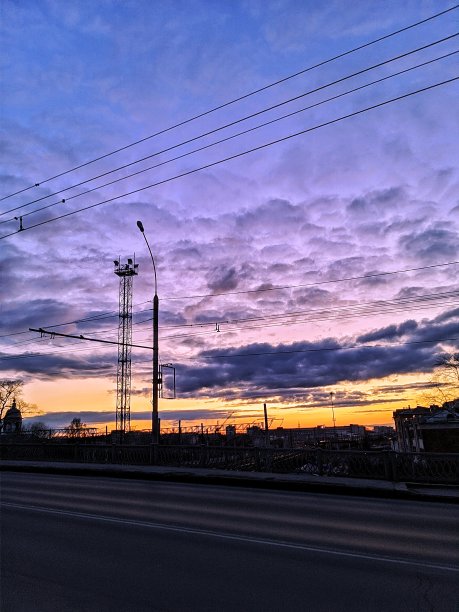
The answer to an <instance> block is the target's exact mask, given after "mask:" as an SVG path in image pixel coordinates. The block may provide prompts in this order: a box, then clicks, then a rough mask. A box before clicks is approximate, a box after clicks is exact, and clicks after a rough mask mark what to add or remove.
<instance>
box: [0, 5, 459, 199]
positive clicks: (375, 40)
mask: <svg viewBox="0 0 459 612" xmlns="http://www.w3.org/2000/svg"><path fill="white" fill-rule="evenodd" d="M458 8H459V4H455V5H453V6H451V7H449V8H448V9H445V10H443V11H440V12H438V13H435V14H433V15H430V16H429V17H427V18H425V19H421V20H419V21H417V22H415V23H412V24H410V25H408V26H405V27H403V28H399V29H398V30H395V31H393V32H390V33H389V34H385V35H384V36H380V37H379V38H376V39H374V40H371V41H369V42H367V43H364V44H362V45H359V46H357V47H354V48H352V49H349V50H347V51H344V52H342V53H339V54H337V55H335V56H333V57H330V58H328V59H326V60H322V61H321V62H318V63H316V64H314V65H312V66H308V67H307V68H303V69H302V70H299V71H297V72H295V73H293V74H290V75H288V76H286V77H283V78H281V79H278V80H277V81H274V82H272V83H268V84H267V85H264V86H263V87H259V88H257V89H255V90H252V91H250V92H248V93H246V94H243V95H242V96H238V97H237V98H234V99H232V100H229V101H228V102H225V103H223V104H220V105H218V106H215V107H213V108H211V109H209V110H207V111H204V112H202V113H199V114H197V115H194V116H192V117H190V118H188V119H185V120H183V121H180V122H178V123H176V124H173V125H171V126H169V127H167V128H164V129H162V130H160V131H158V132H155V133H153V134H150V135H148V136H145V137H143V138H140V139H139V140H136V141H134V142H132V143H130V144H127V145H124V146H122V147H119V148H117V149H114V150H113V151H110V152H108V153H105V154H103V155H100V156H98V157H95V158H93V159H91V160H89V161H86V162H84V163H82V164H79V165H77V166H74V167H72V168H70V169H68V170H65V171H63V172H60V173H58V174H55V175H53V176H50V177H48V178H45V179H42V180H41V181H39V182H35V183H34V184H33V185H29V186H28V187H25V188H23V189H20V190H18V191H16V192H13V193H10V194H8V195H6V196H3V197H1V198H0V201H3V200H6V199H8V198H11V197H13V196H15V195H18V194H20V193H24V192H25V191H28V190H30V189H33V188H35V187H39V186H40V185H43V184H44V183H47V182H49V181H52V180H54V179H56V178H59V177H61V176H65V175H66V174H69V173H71V172H74V171H76V170H79V169H81V168H84V167H86V166H88V165H90V164H93V163H95V162H97V161H100V160H102V159H105V158H107V157H110V156H112V155H115V154H116V153H120V152H121V151H125V150H126V149H129V148H131V147H134V146H136V145H138V144H141V143H142V142H145V141H147V140H150V139H152V138H155V137H157V136H159V135H161V134H165V133H166V132H169V131H171V130H174V129H176V128H178V127H181V126H184V125H186V124H188V123H191V122H192V121H196V120H197V119H200V118H202V117H205V116H207V115H210V114H211V113H214V112H216V111H218V110H221V109H223V108H226V107H228V106H230V105H232V104H235V103H237V102H240V101H242V100H245V99H247V98H249V97H251V96H254V95H256V94H258V93H261V92H262V91H266V90H268V89H270V88H272V87H275V86H277V85H280V84H281V83H285V82H286V81H288V80H290V79H293V78H295V77H297V76H300V75H302V74H305V73H307V72H309V71H311V70H314V69H316V68H320V67H322V66H325V65H326V64H329V63H331V62H334V61H336V60H338V59H341V58H343V57H346V56H348V55H350V54H352V53H355V52H357V51H361V50H362V49H366V48H368V47H370V46H372V45H375V44H377V43H379V42H382V41H384V40H387V39H389V38H391V37H393V36H396V35H398V34H401V33H403V32H406V31H408V30H411V29H412V28H415V27H418V26H420V25H422V24H424V23H427V22H429V21H432V20H433V19H437V18H438V17H441V16H443V15H446V14H447V13H450V12H451V11H454V10H456V9H458Z"/></svg>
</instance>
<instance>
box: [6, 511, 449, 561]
mask: <svg viewBox="0 0 459 612" xmlns="http://www.w3.org/2000/svg"><path fill="white" fill-rule="evenodd" d="M0 506H5V507H6V508H15V509H16V510H30V511H33V512H42V513H46V514H54V515H56V514H57V515H60V516H68V517H70V518H77V519H86V520H93V521H100V522H104V523H112V524H117V525H129V526H132V527H146V528H147V529H156V530H162V531H171V532H175V533H186V534H195V535H204V536H208V537H211V538H218V539H220V540H232V541H234V542H244V543H246V544H264V545H266V546H273V547H279V548H290V549H294V550H302V551H305V552H316V553H321V554H326V555H334V556H338V557H351V558H354V559H366V560H369V561H382V562H384V563H393V564H397V565H408V566H414V567H421V568H424V569H434V570H442V571H447V572H455V573H459V567H456V566H454V565H441V564H437V563H423V562H421V561H411V560H408V559H397V558H392V557H385V556H382V555H371V554H365V553H357V552H347V551H343V550H333V549H330V548H321V547H319V546H306V545H304V544H294V543H292V542H283V541H276V540H268V539H265V538H254V537H251V536H240V535H233V534H230V533H219V532H217V531H208V530H206V529H196V528H193V527H178V526H176V525H167V524H164V523H150V522H146V521H137V520H133V519H124V518H116V517H112V516H105V515H103V514H89V513H86V512H72V511H70V510H57V509H54V508H44V507H42V506H28V505H25V504H14V503H10V502H0Z"/></svg>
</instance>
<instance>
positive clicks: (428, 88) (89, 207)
mask: <svg viewBox="0 0 459 612" xmlns="http://www.w3.org/2000/svg"><path fill="white" fill-rule="evenodd" d="M458 79H459V76H455V77H452V78H450V79H446V80H445V81H440V82H438V83H434V84H433V85H428V86H426V87H422V88H420V89H417V90H414V91H411V92H408V93H406V94H403V95H401V96H397V97H395V98H390V99H389V100H385V101H384V102H379V103H378V104H373V105H371V106H367V107H366V108H362V109H359V110H357V111H354V112H352V113H349V114H347V115H342V116H341V117H337V118H335V119H331V120H329V121H326V122H324V123H321V124H318V125H315V126H313V127H310V128H307V129H305V130H301V131H299V132H295V133H293V134H289V135H287V136H284V137H282V138H278V139H276V140H272V141H270V142H266V143H264V144H262V145H259V146H257V147H253V148H251V149H247V150H246V151H242V152H240V153H236V154H234V155H230V156H228V157H225V158H223V159H219V160H217V161H214V162H211V163H209V164H205V165H204V166H200V167H198V168H193V169H192V170H188V171H186V172H182V173H181V174H177V175H175V176H172V177H169V178H166V179H163V180H161V181H157V182H155V183H151V184H150V185H146V186H145V187H140V188H138V189H133V190H132V191H128V192H126V193H123V194H120V195H118V196H114V197H112V198H108V199H106V200H102V201H100V202H96V203H94V204H90V205H88V206H85V207H83V208H78V209H76V210H73V211H70V212H68V213H64V214H62V215H58V216H56V217H52V218H51V219H46V220H45V221H40V222H39V223H35V224H34V225H30V226H29V227H24V228H22V229H19V230H17V231H15V232H11V233H9V234H5V235H3V236H0V240H3V239H5V238H9V237H10V236H14V235H15V234H18V233H22V232H24V231H27V230H31V229H34V228H36V227H41V226H43V225H47V224H48V223H52V222H54V221H58V220H59V219H64V218H66V217H70V216H72V215H75V214H77V213H79V212H84V211H87V210H91V209H93V208H96V207H98V206H101V205H102V204H108V203H109V202H114V201H115V200H119V199H120V198H123V197H126V196H129V195H133V194H135V193H139V192H141V191H145V190H146V189H151V188H152V187H157V186H159V185H164V184H166V183H169V182H171V181H174V180H176V179H179V178H183V177H185V176H190V175H191V174H195V173H196V172H199V171H201V170H206V169H208V168H212V167H214V166H217V165H219V164H222V163H225V162H227V161H230V160H233V159H237V158H239V157H243V156H244V155H247V154H249V153H254V152H256V151H261V150H262V149H265V148H267V147H270V146H273V145H275V144H279V143H280V142H285V141H287V140H290V139H291V138H295V137H297V136H300V135H303V134H307V133H309V132H312V131H314V130H318V129H320V128H323V127H326V126H328V125H334V124H336V123H338V122H340V121H343V120H345V119H349V118H351V117H356V116H358V115H361V114H363V113H366V112H368V111H370V110H374V109H376V108H381V107H382V106H386V105H387V104H391V103H393V102H398V101H400V100H404V99H406V98H409V97H411V96H414V95H417V94H419V93H423V92H426V91H431V90H432V89H435V88H436V87H441V86H443V85H447V84H450V83H453V82H454V81H457V80H458Z"/></svg>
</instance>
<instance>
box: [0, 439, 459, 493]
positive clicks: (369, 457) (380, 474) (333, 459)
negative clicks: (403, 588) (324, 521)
mask: <svg viewBox="0 0 459 612" xmlns="http://www.w3.org/2000/svg"><path fill="white" fill-rule="evenodd" d="M0 459H3V460H5V459H6V460H8V459H9V460H13V459H16V460H27V461H66V462H80V463H81V462H82V463H99V464H100V463H105V464H113V465H162V466H176V467H205V468H219V469H223V470H238V471H247V472H274V473H278V474H309V475H317V476H344V477H349V478H369V479H379V480H388V481H392V482H396V481H406V482H424V483H443V484H459V453H448V454H440V453H395V452H392V451H382V452H381V451H354V450H351V451H334V450H322V449H312V450H311V449H273V448H238V447H234V448H233V447H213V446H163V445H156V446H153V445H115V444H111V445H107V444H88V443H87V442H85V443H84V444H79V443H76V442H72V443H51V442H42V443H0Z"/></svg>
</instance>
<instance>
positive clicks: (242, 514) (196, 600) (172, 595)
mask: <svg viewBox="0 0 459 612" xmlns="http://www.w3.org/2000/svg"><path fill="white" fill-rule="evenodd" d="M0 478H1V498H0V504H1V505H0V512H1V542H0V544H1V600H0V604H1V605H0V608H1V611H2V612H22V611H27V612H35V611H36V612H42V611H53V612H55V611H56V612H68V611H74V610H75V611H93V610H94V611H96V610H97V611H98V612H103V611H105V610H107V611H111V612H117V611H123V612H124V611H129V612H131V611H132V612H143V611H154V610H161V611H165V612H166V611H173V612H175V611H182V610H183V611H195V610H197V611H211V612H220V611H227V610H228V611H229V610H231V611H240V612H249V611H258V610H260V611H263V612H269V611H284V610H285V611H290V610H292V611H302V610H305V611H311V612H315V611H322V610H324V611H325V610H326V611H340V610H346V611H348V610H349V611H350V612H357V611H359V610H362V611H365V612H371V611H373V610H384V611H387V612H395V611H397V610H403V611H404V612H409V611H413V612H423V611H424V610H426V611H429V612H430V611H435V612H443V611H448V612H450V611H451V612H457V610H458V609H459V605H458V602H459V529H458V506H457V505H453V504H445V503H441V502H412V501H404V500H389V499H371V498H365V497H348V496H345V495H328V494H312V493H311V494H310V493H299V492H279V491H266V490H252V489H246V488H237V487H226V486H220V487H219V486H209V485H195V484H173V483H164V482H162V483H161V482H146V481H140V480H123V479H113V478H98V477H80V476H56V475H45V474H24V473H14V472H3V473H1V474H0Z"/></svg>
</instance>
